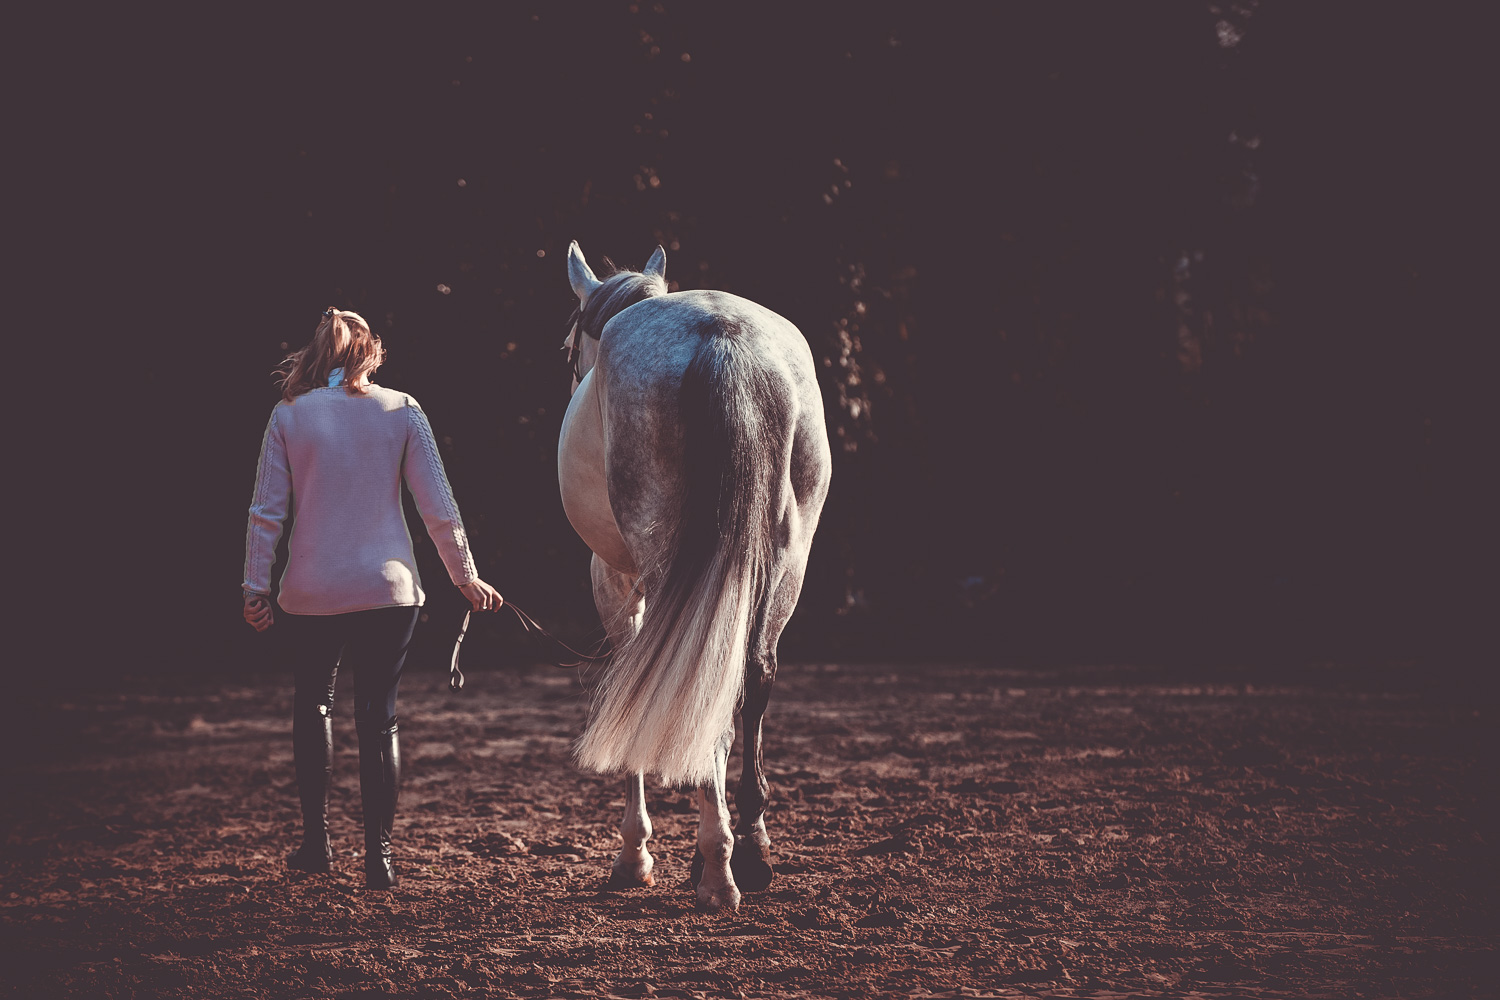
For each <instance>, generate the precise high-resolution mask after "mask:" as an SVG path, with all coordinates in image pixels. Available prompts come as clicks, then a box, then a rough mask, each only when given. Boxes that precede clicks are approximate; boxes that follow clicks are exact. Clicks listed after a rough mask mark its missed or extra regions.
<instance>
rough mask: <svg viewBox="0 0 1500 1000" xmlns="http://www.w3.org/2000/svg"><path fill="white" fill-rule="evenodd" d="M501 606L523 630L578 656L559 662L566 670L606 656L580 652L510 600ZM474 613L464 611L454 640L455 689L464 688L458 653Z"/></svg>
mask: <svg viewBox="0 0 1500 1000" xmlns="http://www.w3.org/2000/svg"><path fill="white" fill-rule="evenodd" d="M501 607H504V608H510V609H511V610H512V611H514V612H515V614H516V620H517V621H519V622H520V623H521V628H522V629H523V630H525V631H527V632H537V633H540V634H541V635H543V636H545V637H546V638H548V639H551V640H552V641H553V642H555V643H557V644H558V645H559V646H561V647H562V648H563V649H566V650H567V651H568V652H570V653H572V654H573V655H574V656H576V657H578V660H577V662H575V663H559V664H557V666H559V667H562V668H563V669H565V670H571V669H573V668H574V667H581V666H583V664H584V662H585V661H587V662H589V663H593V662H596V661H598V660H602V659H604V658H605V657H604V656H603V655H598V656H590V655H589V654H587V653H580V652H579V651H578V650H576V649H574V648H573V647H572V646H569V645H568V644H567V643H565V642H563V641H562V640H561V639H559V638H558V637H557V636H555V635H553V634H552V633H551V632H548V631H547V630H546V629H544V628H542V626H541V625H539V624H538V623H537V620H536V619H535V618H533V617H531V616H530V615H528V614H527V613H526V612H524V611H522V610H521V609H520V608H518V607H516V606H515V605H514V604H512V603H511V602H510V601H506V602H505V603H504V604H502V605H501ZM473 614H474V609H473V608H470V609H469V610H468V611H465V612H464V620H463V624H461V625H459V627H458V637H457V638H455V639H454V640H453V660H452V661H451V662H450V663H449V664H448V687H449V689H451V690H453V691H461V690H463V686H464V673H463V671H462V670H460V669H458V655H459V653H461V652H462V651H463V645H464V636H465V635H467V634H468V631H469V618H470V616H471V615H473Z"/></svg>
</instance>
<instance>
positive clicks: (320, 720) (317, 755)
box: [286, 704, 333, 872]
mask: <svg viewBox="0 0 1500 1000" xmlns="http://www.w3.org/2000/svg"><path fill="white" fill-rule="evenodd" d="M292 757H293V760H294V761H295V762H296V763H295V768H296V772H297V795H298V797H299V798H300V799H301V800H302V846H301V847H299V848H297V850H296V851H295V852H293V853H292V856H291V857H289V858H287V859H286V866H287V867H288V868H292V869H295V870H296V871H299V872H326V871H328V865H329V862H331V861H332V860H333V847H332V845H330V844H329V842H328V779H329V776H330V775H331V774H332V773H333V718H332V717H331V716H330V715H329V714H328V706H327V705H321V704H320V705H315V706H311V707H310V708H309V709H307V710H304V711H299V712H298V713H297V714H296V715H295V716H294V717H293V719H292Z"/></svg>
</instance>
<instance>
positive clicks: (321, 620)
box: [281, 606, 421, 728]
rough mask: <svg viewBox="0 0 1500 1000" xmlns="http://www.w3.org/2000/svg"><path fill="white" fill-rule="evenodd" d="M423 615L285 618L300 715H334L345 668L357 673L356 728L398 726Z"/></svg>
mask: <svg viewBox="0 0 1500 1000" xmlns="http://www.w3.org/2000/svg"><path fill="white" fill-rule="evenodd" d="M420 611H421V609H420V608H418V607H415V606H412V607H393V608H373V609H371V610H369V611H352V612H350V613H348V614H343V615H292V614H284V615H283V617H282V619H281V620H282V623H283V624H284V625H285V626H286V642H287V647H286V648H287V651H288V656H289V658H290V659H291V662H292V673H293V676H294V677H295V678H296V681H297V692H296V696H295V700H294V708H293V710H294V711H295V712H296V713H297V715H298V716H301V715H304V714H305V713H308V712H317V713H318V714H320V715H326V714H328V713H330V712H332V711H333V684H334V681H335V680H336V679H337V678H338V671H339V667H344V668H346V669H349V670H352V671H354V721H355V723H356V725H361V726H374V727H377V728H385V727H387V726H389V725H390V724H391V723H392V722H394V721H395V719H396V688H397V687H399V686H400V684H401V668H402V667H403V666H404V665H405V664H406V651H407V648H408V647H409V646H410V645H411V633H412V629H414V628H415V627H416V624H417V614H418V612H420Z"/></svg>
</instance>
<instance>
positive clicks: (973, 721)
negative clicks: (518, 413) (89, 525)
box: [0, 664, 1500, 1000]
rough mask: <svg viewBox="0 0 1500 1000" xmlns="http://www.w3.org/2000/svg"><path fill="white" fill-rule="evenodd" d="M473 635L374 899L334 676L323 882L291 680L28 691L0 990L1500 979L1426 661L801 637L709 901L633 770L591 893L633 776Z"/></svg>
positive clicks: (1433, 989) (539, 684) (934, 989)
mask: <svg viewBox="0 0 1500 1000" xmlns="http://www.w3.org/2000/svg"><path fill="white" fill-rule="evenodd" d="M469 666H470V670H469V684H468V686H467V688H466V689H465V690H464V691H462V692H461V693H458V694H453V693H450V692H449V691H448V690H447V689H446V685H445V683H444V681H445V678H444V677H443V676H440V675H438V674H436V673H431V672H427V673H417V674H414V675H410V676H408V678H407V680H406V681H405V684H404V687H403V692H402V707H401V713H402V720H403V730H402V739H403V750H404V751H405V755H406V773H405V788H404V791H403V797H402V804H401V810H400V815H399V818H398V825H397V839H396V860H397V864H398V866H399V869H400V871H401V873H402V876H403V881H402V884H401V886H400V887H399V888H398V889H397V890H395V891H393V892H390V893H374V892H366V891H365V890H364V889H363V888H362V884H361V877H360V876H361V867H360V861H359V857H358V849H359V846H360V839H359V820H358V810H359V795H358V778H357V768H356V756H355V744H354V732H353V724H352V719H351V718H350V715H349V702H348V699H347V698H346V699H345V700H344V701H343V702H342V703H341V705H340V706H339V709H338V712H337V722H336V729H335V738H336V741H337V748H338V749H337V760H336V762H335V781H336V786H335V789H334V792H333V801H332V807H331V813H332V820H333V827H334V842H335V847H336V850H337V852H338V855H339V857H338V859H337V862H336V866H335V873H334V874H332V875H329V876H289V875H288V873H287V872H286V870H285V868H284V866H283V864H282V858H283V856H284V854H285V853H286V852H287V851H288V850H289V849H290V848H291V847H292V846H294V843H295V835H296V831H297V829H298V821H297V816H296V812H295V810H296V805H295V801H296V800H295V788H294V784H293V778H292V764H291V741H290V722H289V718H290V689H289V685H288V684H287V683H284V682H283V681H282V680H281V679H280V678H275V677H257V678H251V679H248V680H247V679H246V678H243V677H242V678H240V679H238V680H237V681H235V682H232V683H231V684H227V685H226V684H216V685H212V686H210V685H209V684H207V683H205V682H188V681H184V680H161V679H157V680H142V679H135V680H131V679H120V680H119V681H118V682H117V684H116V690H115V691H114V692H112V693H109V694H97V695H93V696H83V695H79V694H73V695H68V696H59V697H57V698H56V699H55V700H54V701H53V702H52V703H51V704H49V705H43V706H41V707H40V708H39V709H35V710H31V709H28V713H29V716H30V719H31V721H32V723H33V724H34V725H35V728H37V730H38V732H39V735H37V736H35V737H30V738H28V741H27V742H28V744H29V745H28V747H27V748H26V752H27V753H28V754H29V756H27V757H18V756H16V755H12V756H10V757H9V758H8V761H7V766H6V768H5V770H4V771H3V774H0V779H3V795H4V803H5V806H4V809H3V820H0V823H3V826H0V843H3V858H0V930H3V941H0V967H3V970H4V972H3V976H0V978H3V982H4V988H5V991H6V993H7V995H11V996H19V997H49V996H76V997H146V996H181V997H194V998H200V997H245V998H250V997H254V998H257V1000H267V998H280V997H428V996H434V997H446V996H527V997H531V996H537V997H543V996H556V997H595V996H620V997H642V996H661V997H697V996H746V997H760V996H819V997H821V996H831V997H865V996H883V995H890V996H900V997H928V996H966V997H967V996H986V995H988V996H1007V997H1009V996H1070V997H1071V996H1079V997H1123V996H1139V997H1154V996H1183V995H1188V996H1205V997H1226V996H1250V997H1290V996H1297V997H1317V996H1330V997H1332V996H1337V997H1349V996H1405V997H1410V996H1477V995H1494V994H1495V991H1496V988H1497V987H1496V984H1497V982H1500V979H1497V977H1496V962H1495V945H1496V929H1497V921H1496V906H1495V893H1494V888H1495V859H1494V852H1493V848H1492V846H1491V845H1492V843H1493V838H1494V836H1495V829H1494V810H1493V805H1492V800H1491V799H1490V797H1489V793H1490V792H1491V791H1492V790H1493V779H1492V778H1491V777H1490V776H1489V771H1490V769H1491V768H1492V767H1493V764H1494V756H1493V754H1492V751H1493V730H1494V717H1493V711H1492V706H1490V705H1489V704H1477V703H1475V701H1474V700H1472V699H1469V700H1466V699H1463V698H1456V697H1452V696H1451V695H1450V696H1448V697H1434V696H1432V695H1430V694H1428V693H1424V692H1423V691H1422V690H1421V689H1420V685H1421V683H1422V678H1421V677H1420V676H1419V675H1418V676H1408V675H1403V674H1399V672H1398V673H1397V674H1389V673H1388V674H1386V675H1382V676H1381V677H1371V676H1368V675H1364V674H1361V673H1360V672H1358V671H1353V670H1334V669H1332V668H1327V669H1320V670H1312V671H1307V672H1304V673H1300V674H1298V675H1296V676H1295V677H1292V678H1283V679H1282V680H1280V681H1276V682H1272V681H1267V680H1265V679H1264V676H1262V680H1261V682H1260V683H1254V684H1247V683H1245V682H1244V680H1243V679H1242V678H1240V679H1237V678H1235V677H1233V676H1229V675H1226V674H1223V673H1222V672H1221V673H1219V674H1216V675H1215V676H1216V677H1217V678H1218V679H1217V680H1215V681H1214V682H1213V683H1203V682H1202V681H1201V680H1200V681H1199V682H1190V681H1183V680H1181V679H1180V678H1175V679H1174V677H1173V676H1170V675H1167V674H1164V673H1162V672H1159V671H1158V672H1152V671H1143V670H1130V669H1102V668H1101V669H1090V670H1069V671H1063V670H1050V671H1046V670H1043V671H1023V670H996V669H987V668H977V667H961V666H939V665H928V666H920V667H917V666H903V667H887V666H871V665H860V666H852V665H844V664H839V665H832V664H827V665H822V664H820V665H789V666H785V667H783V670H782V678H781V680H780V682H779V684H778V686H777V690H776V694H775V697H774V698H773V700H772V705H771V712H770V715H769V718H768V722H767V763H768V767H769V770H770V775H771V781H772V785H773V789H772V806H771V811H770V814H769V817H768V819H769V826H770V830H771V835H772V837H773V839H774V841H775V850H776V855H777V871H778V877H777V880H776V881H775V882H774V883H773V884H772V886H771V888H770V889H768V890H767V891H765V892H762V893H755V894H747V895H746V897H745V900H744V903H743V905H742V906H741V908H740V911H739V912H738V913H737V914H734V915H726V916H720V917H705V916H701V915H699V914H697V913H695V912H694V909H693V895H692V891H691V889H690V888H689V887H688V885H687V877H688V865H689V863H690V861H691V859H692V853H693V846H692V838H693V831H694V827H695V823H696V814H695V812H694V811H693V809H692V808H691V806H690V804H689V799H688V796H687V794H686V793H684V792H682V791H679V790H675V789H666V788H660V787H653V788H650V789H649V800H650V807H651V814H652V818H653V822H654V823H655V826H656V836H655V839H654V841H653V845H652V846H653V850H654V853H655V855H656V858H657V875H658V880H657V884H656V885H655V886H654V887H652V888H648V889H638V890H631V891H626V892H609V891H604V890H603V885H604V880H605V877H606V875H607V874H608V870H609V863H610V860H611V858H612V857H613V853H614V851H615V850H616V849H617V845H618V842H619V838H618V834H617V833H616V826H617V824H618V822H619V817H620V811H621V807H622V805H623V794H622V788H621V786H620V785H619V783H618V782H615V781H613V780H604V779H601V778H599V777H596V776H593V775H587V774H583V773H580V772H579V771H577V770H576V769H575V768H574V767H573V766H572V765H571V763H570V761H569V757H568V746H569V740H570V739H571V738H572V737H573V736H574V735H575V734H576V733H577V732H578V731H579V726H580V723H581V720H582V718H583V712H584V700H583V695H582V693H581V690H580V687H579V685H578V682H577V679H576V677H575V676H574V674H573V673H571V672H568V671H563V670H558V669H556V668H551V667H545V666H537V667H534V668H528V669H519V670H498V669H496V670H482V669H479V668H478V667H477V666H474V665H469ZM1393 678H1394V679H1393ZM346 685H347V678H340V686H341V688H344V687H346ZM737 767H738V759H737V758H736V760H734V761H732V762H731V786H733V785H734V784H736V779H737ZM731 801H732V788H731Z"/></svg>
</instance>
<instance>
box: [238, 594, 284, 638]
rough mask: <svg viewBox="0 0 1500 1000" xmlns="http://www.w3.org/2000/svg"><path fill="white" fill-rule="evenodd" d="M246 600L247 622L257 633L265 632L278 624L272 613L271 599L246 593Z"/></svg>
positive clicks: (262, 595)
mask: <svg viewBox="0 0 1500 1000" xmlns="http://www.w3.org/2000/svg"><path fill="white" fill-rule="evenodd" d="M244 598H245V621H246V622H247V623H248V624H249V625H250V626H251V627H252V628H254V629H255V631H257V632H264V631H265V630H266V629H268V628H270V627H271V626H272V625H274V624H276V616H275V615H274V614H272V613H271V599H270V598H269V597H267V596H266V595H264V594H251V593H248V592H246V593H245V594H244Z"/></svg>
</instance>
